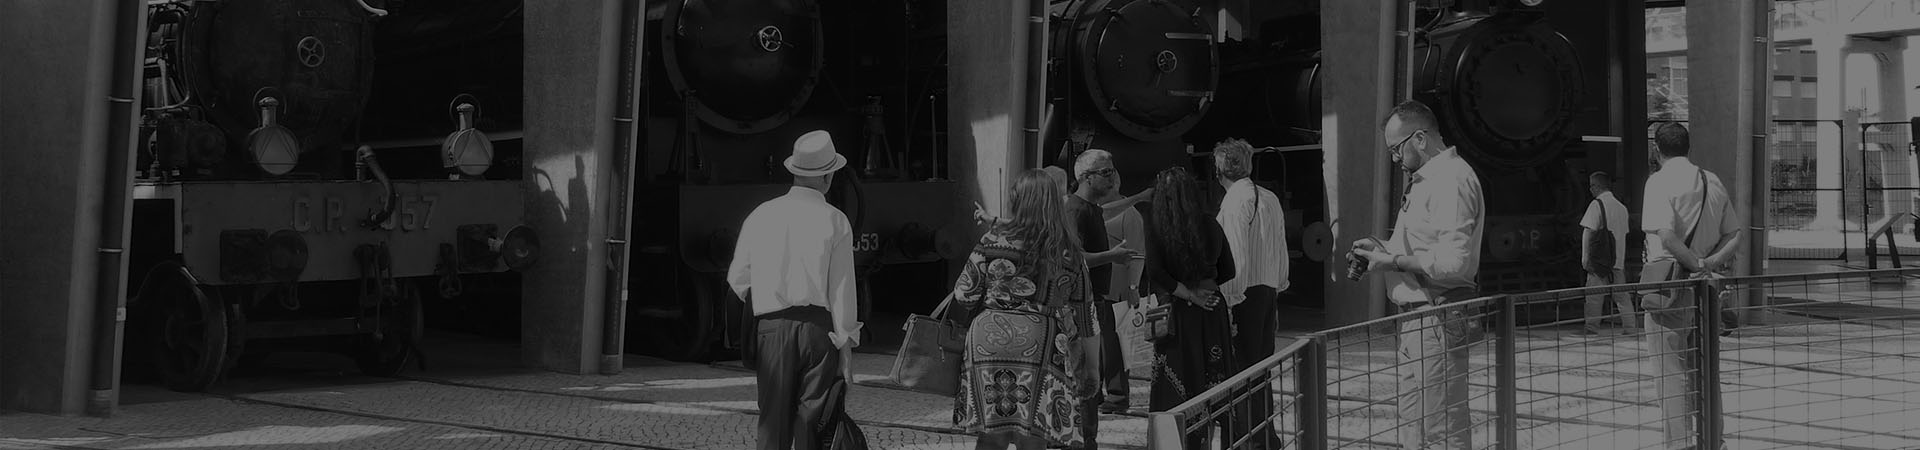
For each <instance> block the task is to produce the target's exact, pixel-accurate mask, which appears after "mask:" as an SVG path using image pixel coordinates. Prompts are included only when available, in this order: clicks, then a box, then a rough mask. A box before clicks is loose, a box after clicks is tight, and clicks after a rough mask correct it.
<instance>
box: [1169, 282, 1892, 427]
mask: <svg viewBox="0 0 1920 450" xmlns="http://www.w3.org/2000/svg"><path fill="white" fill-rule="evenodd" d="M1912 279H1920V269H1889V270H1878V271H1853V272H1838V273H1823V274H1802V275H1775V276H1758V277H1745V278H1727V279H1716V280H1705V279H1688V280H1678V281H1666V282H1659V283H1641V284H1629V285H1613V286H1599V287H1587V288H1576V289H1563V290H1555V291H1547V292H1536V293H1526V294H1516V295H1508V296H1496V297H1485V298H1479V299H1474V300H1470V301H1465V302H1458V303H1449V304H1443V305H1439V306H1434V307H1424V308H1417V309H1414V310H1412V311H1409V312H1405V313H1402V314H1397V315H1393V316H1390V317H1386V318H1382V319H1378V320H1374V321H1369V322H1365V323H1360V324H1355V325H1351V326H1346V327H1341V328H1336V329H1332V330H1327V331H1324V332H1320V333H1316V334H1313V335H1309V336H1307V337H1306V338H1304V339H1301V340H1299V341H1297V342H1294V343H1293V345H1290V346H1287V347H1286V348H1285V349H1284V350H1282V351H1281V352H1279V353H1277V354H1276V355H1275V356H1274V357H1272V358H1269V359H1268V360H1267V361H1263V362H1260V363H1257V364H1255V365H1254V366H1253V367H1251V368H1249V369H1248V370H1247V371H1245V372H1243V373H1241V374H1239V375H1237V376H1235V377H1233V378H1232V379H1230V380H1229V381H1228V382H1225V383H1222V384H1220V385H1219V386H1215V387H1214V388H1213V389H1211V390H1208V391H1206V392H1204V393H1201V394H1199V395H1197V396H1195V398H1193V399H1192V400H1190V401H1188V402H1186V403H1184V404H1182V405H1180V406H1178V407H1175V408H1173V409H1171V410H1168V411H1161V412H1154V413H1151V414H1150V416H1151V417H1152V418H1151V419H1150V422H1149V437H1150V439H1151V440H1152V442H1154V445H1153V448H1223V449H1239V448H1305V449H1322V448H1339V449H1344V448H1354V449H1372V448H1449V449H1468V448H1473V449H1479V448H1490V449H1533V448H1565V449H1642V448H1729V449H1775V448H1831V449H1846V450H1851V449H1868V448H1874V449H1900V448H1920V287H1910V286H1909V285H1910V284H1911V283H1909V281H1910V280H1912ZM1568 302H1574V303H1580V304H1582V305H1583V306H1584V307H1582V308H1573V310H1575V311H1578V313H1576V314H1560V315H1558V316H1542V315H1541V314H1540V313H1538V312H1533V313H1526V312H1523V311H1525V310H1529V309H1541V308H1542V307H1544V308H1545V309H1546V310H1548V311H1567V310H1569V308H1563V307H1561V306H1562V305H1564V304H1565V303H1568ZM1609 306H1611V307H1612V308H1611V309H1609V308H1608V307H1609ZM1543 317H1544V318H1543ZM1522 318H1524V319H1527V320H1530V322H1527V323H1521V322H1517V320H1518V319H1522ZM1262 387H1265V388H1266V393H1267V394H1269V396H1270V397H1271V398H1268V399H1267V400H1270V401H1273V402H1275V404H1277V405H1278V406H1277V407H1276V408H1274V409H1273V412H1272V414H1269V415H1266V416H1265V418H1264V419H1259V420H1264V421H1267V422H1269V423H1272V424H1274V425H1276V426H1277V428H1278V435H1279V436H1280V438H1281V439H1283V440H1284V442H1280V443H1278V444H1279V445H1277V446H1276V445H1265V446H1262V445H1256V439H1251V438H1248V437H1246V436H1247V435H1246V434H1244V433H1242V434H1239V435H1235V433H1231V432H1229V431H1228V430H1229V428H1230V427H1223V426H1218V425H1217V424H1219V423H1233V422H1234V421H1235V420H1253V419H1250V417H1252V415H1249V414H1247V413H1246V411H1247V410H1246V409H1244V404H1245V403H1246V402H1250V401H1260V399H1261V396H1260V395H1259V391H1261V388H1262ZM1241 429H1245V428H1241ZM1209 437H1211V438H1212V439H1211V440H1209V439H1208V438H1209ZM1190 439H1191V440H1190ZM1195 442H1200V444H1195Z"/></svg>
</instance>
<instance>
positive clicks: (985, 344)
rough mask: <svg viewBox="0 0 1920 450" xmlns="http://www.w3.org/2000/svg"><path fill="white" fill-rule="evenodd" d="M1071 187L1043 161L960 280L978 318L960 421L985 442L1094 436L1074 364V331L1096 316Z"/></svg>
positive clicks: (970, 313)
mask: <svg viewBox="0 0 1920 450" xmlns="http://www.w3.org/2000/svg"><path fill="white" fill-rule="evenodd" d="M1065 195H1066V193H1065V192H1064V191H1062V190H1061V189H1060V187H1059V186H1057V185H1056V184H1055V183H1054V182H1053V180H1051V179H1049V178H1048V177H1047V176H1046V175H1045V174H1043V173H1042V172H1041V171H1038V170H1030V171H1026V172H1023V173H1021V174H1020V175H1019V178H1018V179H1017V180H1016V181H1015V182H1014V187H1013V198H1012V202H1013V214H1012V216H1011V217H1008V218H1006V219H1005V221H1004V222H999V223H996V224H995V225H993V226H991V227H989V229H988V231H987V233H986V235H985V236H982V237H981V238H980V242H979V244H978V245H976V246H975V247H974V250H973V254H972V255H971V256H970V257H969V258H968V260H967V263H966V266H965V268H964V269H962V271H961V273H960V278H959V280H957V281H956V282H955V283H954V292H953V294H954V295H953V299H954V301H955V302H956V303H957V304H958V306H959V308H957V310H958V311H960V312H961V313H962V314H963V316H961V317H962V318H964V319H965V320H967V321H968V322H967V323H970V324H971V325H970V327H969V328H968V331H967V349H966V353H965V354H966V360H965V361H964V362H963V363H962V368H961V380H960V392H959V394H958V395H956V396H955V398H954V424H955V425H959V426H961V427H963V428H965V429H967V430H968V431H970V432H973V433H976V434H978V435H979V436H980V440H979V442H978V443H977V444H976V448H979V449H993V450H1004V449H1005V448H1007V446H1008V445H1014V446H1016V447H1017V448H1020V449H1022V450H1025V449H1042V448H1046V447H1060V446H1078V445H1083V444H1085V442H1084V438H1083V436H1082V435H1081V433H1080V429H1079V427H1078V424H1079V422H1080V421H1081V420H1098V418H1094V417H1084V416H1083V414H1082V411H1081V410H1080V405H1081V393H1080V392H1079V391H1078V390H1079V389H1081V388H1082V386H1081V383H1080V380H1079V379H1078V378H1079V377H1077V376H1075V374H1074V373H1073V372H1070V371H1069V370H1068V367H1067V364H1068V361H1069V359H1070V355H1069V354H1068V352H1070V351H1072V348H1073V347H1072V346H1071V345H1070V344H1071V342H1072V337H1073V336H1077V335H1080V334H1081V333H1082V331H1083V330H1081V329H1080V328H1081V327H1085V326H1088V325H1087V324H1089V323H1091V320H1090V318H1081V317H1075V316H1076V315H1077V314H1075V313H1074V312H1073V311H1075V310H1077V308H1069V307H1067V304H1068V303H1069V302H1085V301H1086V299H1087V295H1088V294H1087V293H1088V290H1087V269H1086V261H1085V260H1084V259H1083V257H1082V256H1081V254H1080V245H1079V244H1078V243H1076V242H1074V241H1073V240H1074V237H1073V236H1072V235H1071V234H1069V233H1068V232H1067V229H1066V226H1065V221H1064V220H1061V218H1062V217H1064V212H1063V211H1064V208H1065V207H1064V206H1062V204H1061V200H1062V198H1063V197H1065Z"/></svg>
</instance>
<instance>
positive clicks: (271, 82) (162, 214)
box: [126, 0, 538, 390]
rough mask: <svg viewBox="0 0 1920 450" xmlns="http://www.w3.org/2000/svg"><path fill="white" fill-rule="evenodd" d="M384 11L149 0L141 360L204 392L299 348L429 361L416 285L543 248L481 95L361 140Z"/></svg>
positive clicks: (135, 321)
mask: <svg viewBox="0 0 1920 450" xmlns="http://www.w3.org/2000/svg"><path fill="white" fill-rule="evenodd" d="M385 6H389V5H387V4H386V2H381V1H377V0H376V1H337V0H304V1H281V2H191V1H156V2H149V30H150V32H151V35H150V38H149V42H148V44H149V45H148V52H147V57H146V93H145V96H144V106H145V109H144V114H143V122H142V124H141V128H140V132H141V135H142V136H143V138H145V139H146V143H147V145H145V146H144V147H143V149H142V151H141V153H140V155H139V160H138V162H137V164H138V167H139V169H140V173H139V174H138V175H137V180H136V183H135V187H134V198H135V200H134V215H133V217H132V236H133V241H132V244H131V246H130V249H129V250H130V256H129V268H130V269H129V278H130V280H131V281H132V283H133V284H132V286H135V287H136V288H135V289H132V290H131V293H132V295H133V300H132V301H131V302H130V303H129V306H128V309H129V314H128V315H129V318H128V329H129V332H130V335H131V336H133V338H130V339H127V342H128V344H129V345H128V346H129V348H128V351H127V353H126V354H127V355H128V360H129V362H130V363H131V364H130V366H133V367H137V366H140V365H141V363H142V362H145V363H150V365H151V367H152V368H153V369H155V372H157V375H158V376H159V378H160V379H161V380H162V381H164V383H165V384H166V385H167V386H169V387H171V388H173V389H177V390H202V389H205V388H207V387H208V386H210V385H211V384H213V383H214V382H215V381H216V380H218V379H220V378H221V377H222V375H223V374H224V373H225V372H226V371H227V370H228V368H229V367H231V366H233V365H234V364H235V363H236V362H237V361H238V360H240V359H241V358H242V357H243V356H244V355H258V354H261V353H262V352H264V351H267V350H270V349H273V348H298V349H317V350H328V351H338V352H342V353H345V354H347V355H349V356H352V357H353V358H354V360H355V361H356V362H357V363H358V365H359V367H360V368H361V370H362V371H363V372H366V373H370V374H380V375H385V374H392V373H395V372H398V371H400V370H401V369H402V368H404V367H405V366H406V365H407V364H408V362H410V361H412V360H414V359H415V357H416V356H417V355H418V350H417V347H416V345H415V344H416V342H417V340H418V338H419V336H420V332H421V328H422V316H423V312H422V306H423V305H422V304H423V296H433V297H441V298H455V297H459V296H461V295H462V290H463V286H462V283H461V281H462V279H463V278H462V277H470V276H476V275H478V276H498V275H499V274H501V273H503V272H507V271H509V270H512V269H518V268H525V267H527V266H528V265H530V264H533V263H534V261H535V260H536V259H537V257H538V243H537V242H538V241H537V239H535V238H534V237H533V236H534V233H533V232H532V230H530V229H527V228H525V227H522V226H520V223H521V219H522V214H521V210H520V209H521V203H520V201H519V198H520V195H521V189H520V186H519V182H518V181H517V180H516V179H517V178H518V168H517V167H505V168H503V167H500V166H498V165H495V162H496V161H499V160H501V159H502V156H508V157H509V158H511V157H513V154H515V153H517V151H516V150H514V149H513V148H511V146H500V147H496V146H495V145H494V139H493V138H489V137H487V136H486V133H485V132H484V131H482V129H481V128H479V127H476V123H481V122H480V121H481V120H483V119H481V117H483V116H481V107H482V106H484V105H483V104H482V103H481V102H480V101H478V100H476V99H475V98H474V97H473V96H471V95H465V96H454V95H449V96H446V97H441V98H438V99H435V100H437V101H436V102H435V103H437V104H438V105H442V107H443V108H445V109H443V110H440V111H439V114H431V115H426V116H425V117H426V118H425V119H416V120H412V121H405V122H401V123H386V124H382V125H383V126H385V128H386V129H388V130H391V131H393V132H396V133H402V134H405V133H412V135H409V136H406V137H408V138H411V139H413V141H412V142H411V143H403V144H385V145H383V144H374V145H368V143H371V142H373V140H371V139H368V138H367V136H368V135H381V134H382V132H374V133H367V134H363V131H365V129H366V128H367V127H366V125H368V124H367V123H366V122H365V119H364V116H363V114H362V112H363V111H364V110H366V108H367V105H368V104H369V101H370V98H371V93H372V92H374V90H375V86H376V84H377V83H375V81H374V79H375V76H374V73H375V72H376V71H375V53H376V52H377V49H378V47H379V45H380V44H379V42H378V41H377V40H376V36H377V35H378V34H379V33H378V32H377V30H376V29H377V28H378V27H379V23H380V22H381V20H383V18H384V17H385V16H388V15H389V14H395V13H400V12H401V10H397V9H396V10H393V11H390V10H388V9H384V7H385ZM501 147H509V148H501ZM423 293H424V294H423Z"/></svg>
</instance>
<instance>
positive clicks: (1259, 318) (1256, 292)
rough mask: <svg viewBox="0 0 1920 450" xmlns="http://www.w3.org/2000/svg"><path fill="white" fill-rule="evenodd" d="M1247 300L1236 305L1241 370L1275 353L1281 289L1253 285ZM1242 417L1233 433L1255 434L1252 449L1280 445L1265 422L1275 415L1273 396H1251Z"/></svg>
mask: <svg viewBox="0 0 1920 450" xmlns="http://www.w3.org/2000/svg"><path fill="white" fill-rule="evenodd" d="M1246 293H1247V299H1246V300H1245V301H1242V302H1240V304H1238V305H1234V306H1233V325H1234V328H1235V329H1236V330H1237V331H1238V333H1237V334H1235V335H1234V336H1233V345H1234V352H1235V353H1237V354H1239V355H1240V363H1241V369H1242V370H1245V369H1246V368H1247V367H1252V366H1253V365H1254V364H1257V363H1259V362H1260V361H1263V360H1265V359H1267V357H1270V356H1273V350H1274V349H1273V340H1274V326H1275V325H1276V322H1278V319H1279V318H1278V317H1276V316H1275V314H1276V313H1275V312H1274V304H1275V303H1277V302H1279V299H1280V291H1277V290H1274V288H1273V287H1271V286H1253V287H1249V288H1247V292H1246ZM1239 411H1240V419H1239V420H1236V421H1235V425H1236V426H1235V428H1236V430H1233V432H1232V433H1231V434H1229V435H1230V436H1241V435H1244V434H1245V433H1248V432H1251V433H1253V438H1252V439H1250V440H1248V442H1250V443H1251V444H1250V445H1249V446H1248V448H1255V449H1266V448H1277V446H1276V445H1275V444H1277V442H1274V441H1273V436H1274V435H1273V425H1272V424H1265V425H1262V424H1261V422H1262V421H1265V420H1267V419H1268V417H1269V416H1271V415H1272V414H1273V395H1272V394H1267V395H1261V396H1258V397H1254V398H1252V399H1250V400H1249V401H1248V402H1247V404H1245V405H1241V407H1240V408H1239Z"/></svg>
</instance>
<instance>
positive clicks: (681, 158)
mask: <svg viewBox="0 0 1920 450" xmlns="http://www.w3.org/2000/svg"><path fill="white" fill-rule="evenodd" d="M649 3H650V4H649V13H648V20H649V23H648V24H647V26H646V29H647V30H648V33H651V34H650V35H649V36H648V39H647V53H648V55H647V61H646V64H647V66H646V78H647V79H648V80H649V82H648V83H647V84H649V86H650V91H649V92H648V94H647V95H648V97H647V103H648V109H649V114H648V117H647V118H646V123H645V126H646V135H647V142H646V145H645V148H646V149H647V154H646V156H645V158H644V163H643V166H644V167H642V168H640V169H638V170H636V172H637V173H641V174H643V175H644V176H643V178H642V182H640V183H639V184H638V186H637V189H636V193H635V196H636V199H635V201H634V211H635V212H634V219H635V220H636V223H635V225H634V227H635V230H636V233H635V236H636V237H635V239H636V240H638V242H636V243H635V247H634V252H633V259H634V261H633V263H632V266H633V270H632V271H631V272H630V274H631V279H630V281H629V286H630V288H631V289H632V290H633V292H635V293H636V295H635V296H634V297H633V300H632V301H633V302H634V303H633V304H632V305H631V306H630V307H629V309H628V313H627V317H628V331H627V333H626V339H627V342H626V345H627V347H628V350H629V351H630V352H632V353H642V354H652V355H657V356H662V357H666V358H670V359H675V360H693V361H704V360H713V359H729V358H732V356H729V353H730V352H731V350H734V349H737V348H738V342H739V340H738V338H739V337H740V336H741V333H743V332H751V331H747V330H741V329H740V328H739V325H740V324H741V321H740V320H739V319H741V318H743V317H744V312H743V311H742V308H741V307H742V305H743V303H742V302H741V301H740V300H739V299H738V298H736V297H735V296H734V295H733V294H732V293H731V290H730V289H729V288H728V287H727V285H726V283H725V281H724V278H725V273H726V270H727V267H728V263H729V262H730V261H731V259H732V256H733V250H734V243H735V242H736V240H737V238H738V235H737V233H738V231H739V226H740V224H741V223H742V222H743V221H745V219H746V216H747V214H748V213H750V212H752V210H753V208H754V207H756V206H758V205H759V204H760V203H761V202H764V201H766V200H769V199H772V198H774V197H777V196H779V195H782V194H784V193H786V191H787V190H788V189H789V187H790V186H791V184H790V180H791V175H789V174H788V173H787V172H786V170H785V169H784V168H782V166H781V163H780V161H781V160H782V159H783V158H785V157H786V156H787V155H788V154H789V153H790V152H791V150H792V142H793V140H794V138H796V137H798V136H800V135H801V134H804V133H807V132H809V131H812V130H826V131H828V132H829V133H831V134H832V136H833V141H834V144H835V146H836V148H837V149H838V151H839V152H840V153H841V154H842V155H845V156H846V157H847V158H848V161H849V163H848V165H847V169H844V170H842V171H841V172H840V173H839V174H837V176H836V177H835V178H834V180H835V181H834V182H835V185H834V187H833V188H832V189H831V192H829V193H828V199H829V201H830V202H831V203H833V204H834V205H835V206H836V207H838V208H839V209H840V210H841V211H843V212H845V213H846V215H847V218H848V220H850V221H851V222H852V224H853V229H854V236H853V237H854V241H853V250H854V260H855V266H856V268H857V269H856V272H857V273H856V275H855V279H856V280H857V283H858V284H859V289H858V291H859V297H860V305H861V315H862V316H863V317H866V316H869V315H870V314H871V311H872V310H874V309H882V310H894V311H902V312H919V311H922V310H924V309H927V308H930V307H931V306H932V303H934V302H935V301H937V300H938V299H939V298H940V294H941V289H942V287H944V286H946V284H945V283H946V281H945V280H943V278H945V274H946V273H947V272H948V270H947V267H946V264H945V259H946V258H947V255H951V254H953V253H954V252H955V248H956V247H957V245H956V244H955V241H956V239H959V240H964V238H960V237H959V236H960V234H962V233H964V232H965V230H958V229H954V228H952V227H950V226H949V223H950V222H952V218H951V217H950V216H952V215H953V214H952V210H953V209H954V204H955V203H954V202H955V201H957V198H956V196H957V195H958V191H957V189H956V187H955V184H954V182H952V181H950V180H947V179H946V168H945V164H944V159H945V158H946V153H945V147H946V142H945V138H944V134H945V133H944V130H945V129H946V125H945V121H944V114H943V112H944V104H943V99H944V96H945V93H944V90H943V88H944V86H945V77H946V74H945V72H944V70H945V68H944V66H942V65H940V58H941V56H942V54H943V51H944V40H943V36H944V34H945V28H944V27H945V26H946V24H945V23H943V19H942V15H943V9H942V5H939V4H938V3H933V2H923V1H908V2H887V3H881V4H868V3H857V2H831V1H828V2H815V1H810V0H800V1H787V0H783V1H774V0H757V1H738V0H736V1H715V0H668V1H662V2H649ZM927 3H933V4H932V5H931V7H927V6H928V5H926V4H927Z"/></svg>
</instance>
